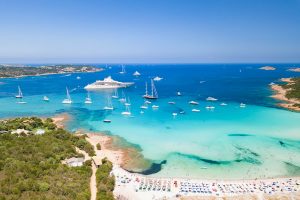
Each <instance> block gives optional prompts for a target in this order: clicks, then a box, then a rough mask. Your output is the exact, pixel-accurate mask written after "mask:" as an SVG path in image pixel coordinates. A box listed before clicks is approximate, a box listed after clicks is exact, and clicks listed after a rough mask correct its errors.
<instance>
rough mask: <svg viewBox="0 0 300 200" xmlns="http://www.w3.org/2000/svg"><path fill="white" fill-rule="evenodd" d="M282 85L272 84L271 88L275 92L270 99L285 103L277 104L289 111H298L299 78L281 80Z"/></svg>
mask: <svg viewBox="0 0 300 200" xmlns="http://www.w3.org/2000/svg"><path fill="white" fill-rule="evenodd" d="M281 81H282V82H284V84H272V85H271V88H272V89H273V90H274V91H275V92H276V94H274V95H273V96H272V97H273V98H275V99H278V100H282V101H285V103H280V104H278V105H279V106H281V107H283V108H287V109H289V110H294V111H300V77H297V78H282V79H281Z"/></svg>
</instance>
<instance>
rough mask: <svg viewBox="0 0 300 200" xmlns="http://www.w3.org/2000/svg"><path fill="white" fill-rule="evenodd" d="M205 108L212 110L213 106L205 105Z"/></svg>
mask: <svg viewBox="0 0 300 200" xmlns="http://www.w3.org/2000/svg"><path fill="white" fill-rule="evenodd" d="M205 108H206V109H207V110H213V109H215V107H214V106H206V107H205Z"/></svg>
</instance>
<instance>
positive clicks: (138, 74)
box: [133, 71, 141, 76]
mask: <svg viewBox="0 0 300 200" xmlns="http://www.w3.org/2000/svg"><path fill="white" fill-rule="evenodd" d="M140 75H141V74H140V72H138V71H135V72H134V73H133V76H140Z"/></svg>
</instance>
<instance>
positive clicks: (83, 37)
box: [0, 0, 300, 63]
mask: <svg viewBox="0 0 300 200" xmlns="http://www.w3.org/2000/svg"><path fill="white" fill-rule="evenodd" d="M61 62H67V63H70V62H74V63H219V62H223V63H235V62H236V63H247V62H267V63H268V62H271V63H276V62H300V0H26V1H25V0H0V63H61Z"/></svg>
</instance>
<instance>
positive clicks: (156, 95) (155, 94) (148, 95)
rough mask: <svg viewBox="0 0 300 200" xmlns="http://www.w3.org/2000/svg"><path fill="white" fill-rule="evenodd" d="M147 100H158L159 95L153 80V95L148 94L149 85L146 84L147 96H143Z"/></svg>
mask: <svg viewBox="0 0 300 200" xmlns="http://www.w3.org/2000/svg"><path fill="white" fill-rule="evenodd" d="M143 97H144V98H145V99H157V98H158V94H157V91H156V88H155V85H154V82H153V80H152V79H151V94H148V85H147V82H146V91H145V95H144V96H143Z"/></svg>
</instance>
